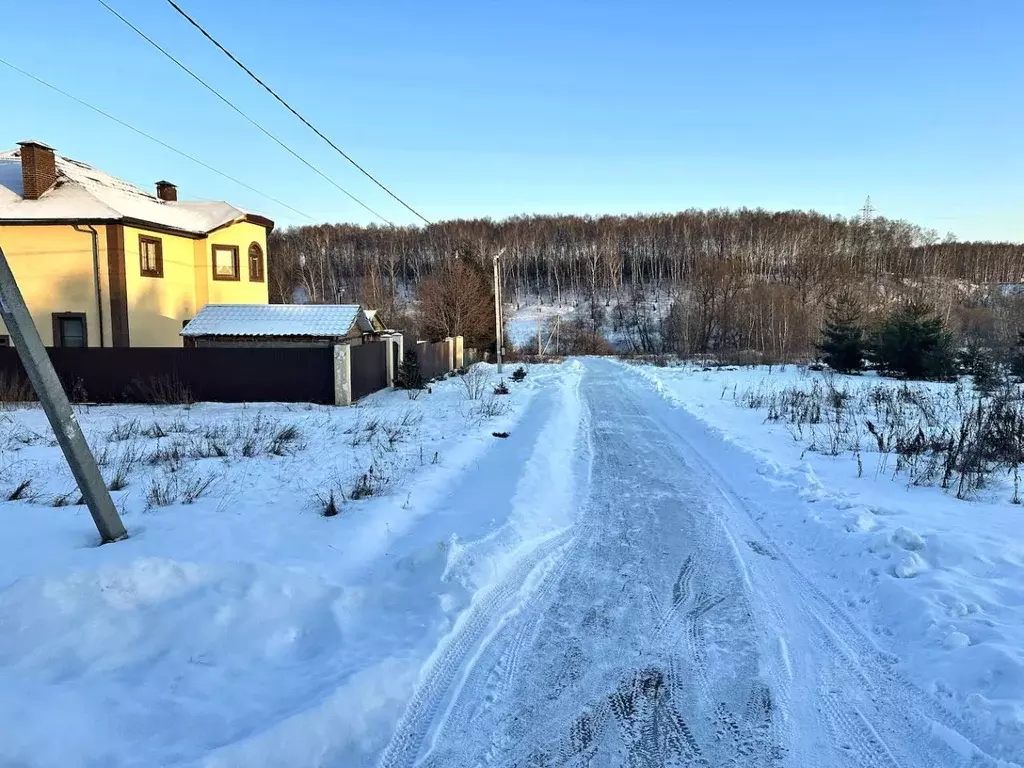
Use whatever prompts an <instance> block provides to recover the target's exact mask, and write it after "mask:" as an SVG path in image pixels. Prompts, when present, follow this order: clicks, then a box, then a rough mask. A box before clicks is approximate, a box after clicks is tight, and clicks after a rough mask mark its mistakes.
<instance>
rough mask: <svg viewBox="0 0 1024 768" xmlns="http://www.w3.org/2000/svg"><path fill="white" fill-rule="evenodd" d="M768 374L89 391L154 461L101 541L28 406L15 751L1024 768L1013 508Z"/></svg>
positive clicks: (254, 759)
mask: <svg viewBox="0 0 1024 768" xmlns="http://www.w3.org/2000/svg"><path fill="white" fill-rule="evenodd" d="M480 370H481V371H483V374H484V375H486V376H488V377H491V382H493V377H494V375H495V374H494V371H493V368H488V367H482V368H480ZM765 375H766V374H765V372H763V371H762V372H743V371H739V372H722V373H710V374H709V373H704V372H699V371H693V370H690V369H674V368H672V369H661V368H654V367H653V366H650V367H648V366H627V365H623V364H620V363H617V362H613V361H607V360H574V361H570V362H568V363H565V364H564V365H561V366H534V367H532V368H531V369H530V370H529V372H528V375H527V377H526V380H525V381H524V382H522V383H521V384H511V395H509V396H506V397H502V396H496V397H495V398H492V397H491V396H490V393H489V392H490V383H491V382H489V384H488V389H487V393H486V394H485V395H484V396H483V398H476V399H469V398H468V397H467V395H466V393H467V392H469V391H470V390H471V389H472V387H469V386H465V385H464V382H462V381H460V380H459V379H451V380H448V381H445V382H441V383H439V384H437V385H435V387H434V389H433V391H432V392H431V393H429V394H427V393H424V394H423V395H421V396H420V397H419V398H417V399H416V400H409V399H408V398H407V397H406V396H405V395H404V394H403V393H381V394H379V395H375V396H373V397H371V398H369V399H368V400H367V401H366V402H365V403H364V404H362V405H360V406H359V407H356V408H352V409H330V408H308V409H307V408H304V407H295V406H248V407H244V408H241V407H234V406H231V407H229V406H215V405H199V406H195V407H193V408H191V409H187V410H186V409H180V408H155V409H154V408H121V407H119V408H91V409H83V411H82V412H81V413H80V414H79V418H80V421H81V422H82V425H83V428H84V429H85V431H86V433H87V434H88V435H89V437H90V441H91V442H92V443H93V444H94V445H96V446H97V450H98V452H100V451H102V448H101V447H100V445H101V444H102V445H107V446H109V449H108V450H109V453H110V455H109V456H108V457H107V460H106V462H105V465H104V466H105V469H104V471H105V473H107V474H108V475H109V474H110V473H113V472H114V471H116V468H117V467H118V466H119V464H118V461H119V457H120V456H121V454H122V452H123V451H125V450H137V451H138V452H139V453H140V454H142V455H143V456H145V457H147V458H145V459H143V460H141V461H139V462H137V463H136V464H134V465H132V468H131V471H130V473H129V475H128V484H127V486H126V487H125V488H124V489H123V490H119V491H115V492H114V495H115V498H116V500H117V502H118V504H119V506H121V507H122V508H123V509H124V518H125V522H126V524H127V526H128V528H129V530H130V531H131V534H132V536H131V538H130V539H128V540H127V541H124V542H120V543H117V544H112V545H106V546H103V547H97V546H96V536H95V532H94V531H93V530H92V528H91V522H90V520H89V517H88V515H87V513H86V512H85V511H84V509H83V508H82V507H81V506H74V505H73V501H74V499H72V505H71V506H56V507H54V506H51V503H52V500H53V498H54V497H55V495H56V494H59V493H64V492H66V490H67V489H66V488H65V486H66V485H67V481H68V477H67V472H66V470H65V469H62V468H61V463H60V456H59V453H57V451H56V449H55V448H53V447H52V446H51V445H50V444H49V440H48V439H47V432H46V428H45V422H44V420H43V419H42V416H41V414H40V413H39V412H38V411H36V410H34V409H26V410H14V411H7V412H4V413H3V414H2V419H0V421H2V422H3V423H2V429H3V430H4V434H3V435H0V437H2V438H3V440H2V442H0V446H2V447H3V465H2V474H0V478H2V480H3V483H4V485H3V486H2V488H0V490H4V491H5V492H7V493H9V492H10V490H13V489H15V488H17V486H18V485H20V481H21V480H22V479H24V478H31V479H32V480H33V482H32V484H31V485H30V486H29V491H28V492H31V493H34V494H35V496H34V498H33V499H26V498H25V497H24V495H23V498H22V499H21V500H18V501H11V502H7V503H4V504H3V505H0V506H2V507H3V512H4V513H5V514H6V516H7V525H6V530H7V532H8V533H9V534H10V537H9V538H7V539H6V540H5V543H7V544H8V546H7V547H5V552H4V557H3V558H2V559H0V764H12V765H19V766H20V765H30V766H44V765H61V766H76V765H77V766H85V765H111V766H143V765H145V766H151V765H178V766H184V765H190V766H191V765H204V766H240V765H245V766H267V767H268V768H269V767H270V766H282V765H303V766H339V767H341V766H380V767H381V768H395V767H397V766H470V765H494V766H541V765H557V766H585V765H592V766H598V765H600V766H605V765H608V766H633V765H652V766H653V765H657V766H661V765H668V766H706V767H708V768H712V767H714V768H717V766H748V767H749V768H754V767H755V766H756V767H757V768H761V767H763V766H792V767H794V768H796V767H801V768H803V767H806V766H815V767H818V766H822V767H827V766H889V767H892V766H901V767H903V768H934V767H935V766H963V768H967V767H968V766H971V767H972V768H973V767H976V766H1004V767H1005V766H1013V765H1020V764H1021V762H1022V761H1024V736H1022V730H1021V721H1022V720H1021V711H1022V710H1021V707H1022V698H1024V678H1022V675H1021V669H1022V667H1021V664H1020V657H1021V647H1022V642H1021V641H1022V638H1021V635H1020V633H1021V631H1022V629H1021V626H1022V621H1021V619H1022V617H1021V611H1022V606H1024V599H1022V598H1024V589H1022V579H1021V572H1020V569H1021V566H1022V565H1024V556H1022V547H1021V544H1020V541H1021V533H1020V526H1019V525H1016V524H1015V522H1016V520H1017V519H1019V518H1016V517H1014V515H1015V514H1016V513H1018V512H1019V509H1018V508H1015V507H1012V506H1011V505H1010V504H1008V503H1006V502H1002V501H1000V500H998V499H989V500H982V501H970V502H964V501H958V500H956V499H952V498H949V497H948V496H946V495H944V494H943V493H942V492H941V491H939V490H935V489H927V488H925V489H922V488H912V489H908V488H907V487H906V485H905V484H901V483H899V482H894V481H892V480H890V479H889V478H888V477H883V476H875V475H874V474H872V475H870V476H869V475H868V474H867V473H862V476H861V477H858V476H857V474H858V473H857V470H856V466H855V463H854V462H853V461H851V460H850V458H849V457H843V456H835V457H826V456H820V455H817V454H811V453H808V454H806V455H803V454H804V450H805V447H806V446H801V445H800V444H798V443H796V442H794V441H793V438H792V436H791V435H789V434H788V433H787V432H786V431H785V430H784V429H781V428H777V427H772V426H769V425H765V424H764V423H763V421H764V419H763V414H758V413H757V412H756V411H755V410H752V409H741V408H737V407H736V406H735V405H734V404H733V403H732V402H731V400H728V399H726V398H723V397H722V390H723V386H724V385H726V384H727V383H728V382H730V381H732V382H733V383H742V382H738V381H737V380H738V379H740V378H741V377H744V376H747V377H753V376H760V377H762V378H763V377H764V376H765ZM785 375H797V374H785ZM730 377H732V378H730ZM495 403H499V404H500V405H495ZM417 416H419V417H420V418H419V420H417V418H416V417H417ZM255 418H260V419H262V421H261V427H260V429H259V430H258V431H257V434H255V435H254V434H253V429H252V426H251V422H252V420H253V419H255ZM131 420H137V424H138V425H137V427H136V428H135V430H134V431H133V429H131V428H129V427H126V426H125V424H126V423H128V422H130V421H131ZM154 422H158V423H159V428H158V429H152V428H151V426H152V425H153V423H154ZM246 424H249V426H246ZM287 426H294V427H295V431H297V432H298V436H293V435H292V434H291V432H285V436H286V437H288V439H286V440H284V443H285V444H286V445H284V446H282V445H281V438H282V430H283V429H284V428H285V427H287ZM221 428H222V429H221ZM143 430H145V434H143V433H142V431H143ZM494 432H498V433H505V432H507V433H508V437H507V438H498V437H494V436H493V434H492V433H494ZM207 434H208V435H209V437H207ZM160 435H163V436H160ZM395 435H397V436H395ZM275 437H276V438H277V440H276V441H275ZM207 440H211V441H213V440H216V441H220V442H219V443H218V446H219V448H220V449H221V451H222V452H223V453H224V454H225V455H223V456H221V455H214V456H205V454H207V453H210V452H211V449H210V448H209V446H207V445H206V443H205V442H204V441H207ZM133 441H135V442H133ZM136 442H137V443H138V445H135V443H136ZM176 444H177V445H178V451H177V453H178V454H181V455H180V458H177V459H175V458H173V457H174V455H175V451H174V450H170V449H172V448H173V446H174V445H176ZM247 445H248V446H249V448H248V449H246V446H247ZM130 446H135V447H134V448H130ZM197 446H198V447H197ZM213 452H214V453H217V452H216V451H213ZM154 455H155V456H156V458H155V459H153V460H152V461H151V460H150V458H149V457H153V456H154ZM168 456H171V458H168ZM206 473H212V474H213V475H215V476H216V478H217V481H216V483H215V484H213V485H212V486H211V487H209V488H208V489H206V490H205V491H203V492H202V493H200V494H199V495H198V497H197V498H195V499H189V494H188V491H189V490H190V489H194V488H195V487H197V486H196V484H195V483H194V482H193V481H195V480H196V479H203V478H205V477H207V474H206ZM168 478H170V479H168ZM175 478H179V479H175ZM154 482H156V484H157V490H161V489H162V488H164V487H165V485H167V484H170V485H169V486H168V487H169V488H170V490H169V491H168V494H169V495H170V496H171V497H173V499H174V500H173V501H172V502H171V503H167V504H164V503H163V501H166V500H167V499H165V498H163V497H161V496H160V494H156V496H157V498H156V501H155V503H153V498H152V497H153V493H151V490H152V488H153V484H154ZM200 485H201V483H200ZM366 488H372V489H373V493H372V494H371V495H370V496H369V498H362V499H359V500H354V497H355V496H360V495H362V494H361V493H357V492H356V491H357V490H358V489H366ZM332 490H333V491H334V492H335V495H336V498H337V501H338V506H339V513H338V515H337V516H334V517H329V518H325V517H322V516H321V515H320V512H322V511H323V509H324V504H323V500H324V498H325V497H326V496H328V495H329V493H330V492H331V491H332ZM147 497H148V498H147ZM48 500H49V501H48ZM185 500H191V501H192V503H184V501H185Z"/></svg>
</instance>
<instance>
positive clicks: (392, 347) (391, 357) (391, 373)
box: [386, 333, 405, 387]
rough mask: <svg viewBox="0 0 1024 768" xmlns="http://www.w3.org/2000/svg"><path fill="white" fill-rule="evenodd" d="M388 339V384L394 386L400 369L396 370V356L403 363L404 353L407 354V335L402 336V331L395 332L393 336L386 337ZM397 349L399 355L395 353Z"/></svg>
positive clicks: (399, 362)
mask: <svg viewBox="0 0 1024 768" xmlns="http://www.w3.org/2000/svg"><path fill="white" fill-rule="evenodd" d="M386 341H387V343H388V345H387V354H388V386H389V387H393V386H395V376H396V375H397V374H398V371H397V370H395V359H396V358H397V359H398V364H399V365H401V364H402V360H404V355H405V337H404V336H402V334H400V333H394V334H391V336H389V337H388V338H387V339H386ZM396 350H397V351H398V354H397V355H396V354H395V351H396Z"/></svg>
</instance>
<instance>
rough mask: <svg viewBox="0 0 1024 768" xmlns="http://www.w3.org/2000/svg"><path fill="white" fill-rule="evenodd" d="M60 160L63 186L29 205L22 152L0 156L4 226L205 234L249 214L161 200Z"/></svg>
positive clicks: (213, 205)
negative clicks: (55, 224)
mask: <svg viewBox="0 0 1024 768" xmlns="http://www.w3.org/2000/svg"><path fill="white" fill-rule="evenodd" d="M54 161H55V165H56V170H57V181H56V182H55V183H54V185H53V186H52V187H50V189H48V190H47V191H46V192H44V193H43V194H42V195H41V196H40V197H39V199H38V200H25V199H24V198H23V195H24V190H23V188H22V176H21V150H19V149H13V150H9V151H6V152H0V222H2V221H4V220H19V221H34V220H60V219H75V220H83V219H91V220H94V221H118V220H121V219H134V220H137V221H143V222H148V223H151V224H156V225H159V226H162V227H169V228H171V229H178V230H182V231H183V232H188V233H191V234H199V235H204V234H206V233H208V232H210V231H212V230H214V229H217V228H218V227H222V226H224V225H225V224H230V223H232V222H234V221H237V220H239V219H242V218H244V217H245V216H247V215H249V212H248V211H244V210H242V209H241V208H236V207H235V206H233V205H230V204H228V203H220V202H202V203H192V202H177V201H166V200H160V199H159V198H158V197H156V196H155V195H151V194H149V193H148V192H144V191H143V190H141V189H139V188H138V187H136V186H134V185H132V184H129V183H128V182H126V181H124V180H122V179H119V178H117V177H116V176H111V175H110V174H108V173H104V172H103V171H100V170H97V169H96V168H93V167H92V166H90V165H86V164H85V163H81V162H79V161H77V160H72V159H70V158H67V157H63V156H62V155H55V156H54Z"/></svg>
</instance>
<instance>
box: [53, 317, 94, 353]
mask: <svg viewBox="0 0 1024 768" xmlns="http://www.w3.org/2000/svg"><path fill="white" fill-rule="evenodd" d="M88 345H89V338H88V336H87V335H86V330H85V313H84V312H54V313H53V346H55V347H86V346H88Z"/></svg>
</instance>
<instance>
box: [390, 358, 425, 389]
mask: <svg viewBox="0 0 1024 768" xmlns="http://www.w3.org/2000/svg"><path fill="white" fill-rule="evenodd" d="M423 387H424V382H423V373H422V372H421V371H420V360H419V358H418V357H416V350H414V349H407V350H406V351H405V354H404V355H402V364H401V365H399V366H398V370H397V371H396V372H395V388H396V389H423Z"/></svg>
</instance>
